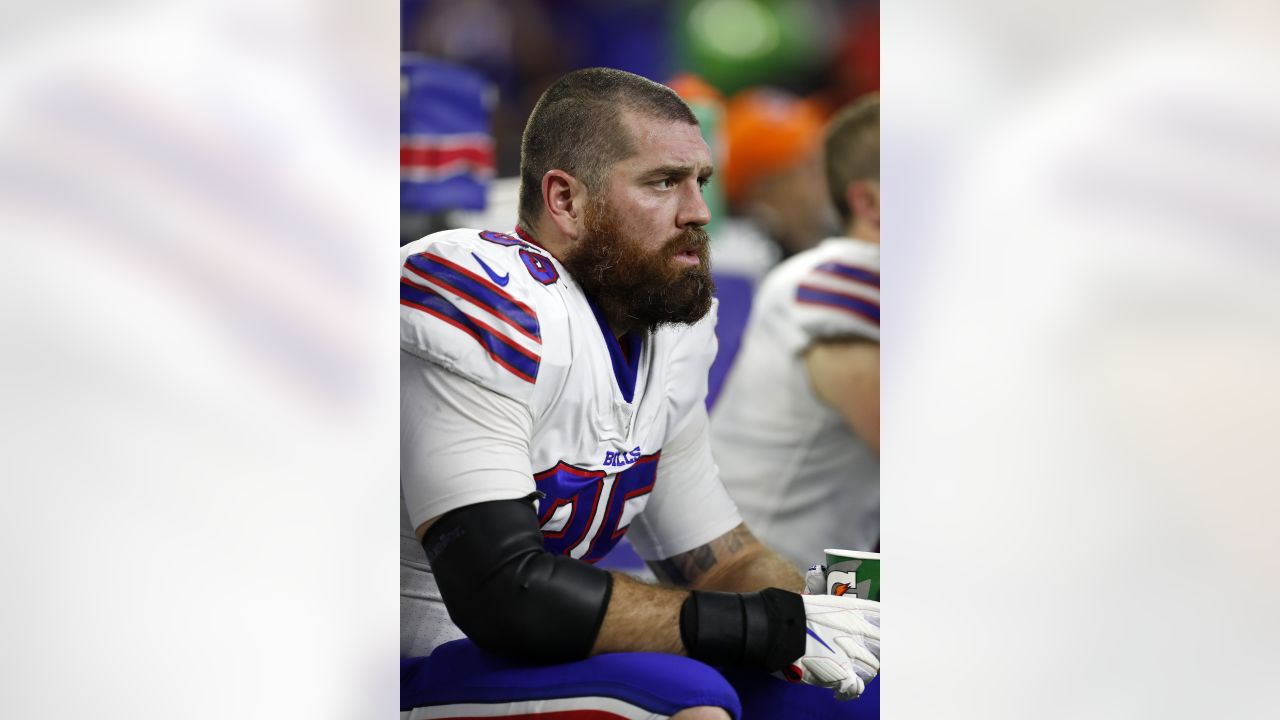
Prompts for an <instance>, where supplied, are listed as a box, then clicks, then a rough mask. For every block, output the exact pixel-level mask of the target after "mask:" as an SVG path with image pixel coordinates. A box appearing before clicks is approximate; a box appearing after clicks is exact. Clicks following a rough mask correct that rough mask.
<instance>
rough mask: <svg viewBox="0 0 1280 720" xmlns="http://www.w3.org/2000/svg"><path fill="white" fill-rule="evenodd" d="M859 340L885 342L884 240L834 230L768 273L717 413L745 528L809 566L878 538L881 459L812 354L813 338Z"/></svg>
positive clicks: (716, 428)
mask: <svg viewBox="0 0 1280 720" xmlns="http://www.w3.org/2000/svg"><path fill="white" fill-rule="evenodd" d="M849 337H855V338H865V339H868V340H873V341H875V342H877V343H878V342H880V247H879V245H876V244H874V243H870V242H866V241H862V240H851V239H848V238H832V239H829V240H826V241H824V242H822V243H821V244H819V245H818V246H817V247H815V248H813V249H811V250H808V251H806V252H803V253H800V254H799V255H796V256H795V257H793V258H791V259H789V260H787V261H786V262H784V263H782V264H781V265H779V266H778V267H777V268H775V269H774V270H773V271H772V272H771V273H769V275H768V277H766V278H765V280H764V282H763V283H762V284H761V287H760V290H759V291H758V292H757V293H756V299H755V304H754V305H753V307H752V309H751V319H750V321H749V322H748V323H747V330H746V333H745V335H744V337H743V343H742V349H741V351H740V352H739V354H738V357H737V359H736V360H735V361H734V366H733V370H732V372H731V373H730V374H729V378H728V380H727V382H726V384H725V388H724V391H723V393H722V394H721V396H720V399H719V401H718V403H717V404H716V408H715V413H714V415H713V417H712V422H711V436H712V447H713V449H714V452H715V458H716V462H717V464H718V465H719V466H720V474H721V477H722V478H723V479H724V483H725V486H726V487H728V489H729V493H730V495H732V496H733V499H734V500H735V501H736V502H737V504H738V507H739V509H740V510H741V512H742V517H743V519H744V520H745V521H746V523H747V527H749V528H750V529H751V530H752V531H753V532H754V533H755V534H756V536H757V537H758V538H760V540H761V541H763V542H764V543H765V544H766V545H768V546H769V547H771V548H773V549H775V550H777V551H778V552H780V553H781V554H782V555H784V556H785V557H787V558H789V559H790V560H791V561H792V562H794V563H796V565H798V566H801V567H804V566H807V565H811V564H813V563H818V562H821V561H822V550H823V548H829V547H839V548H845V549H850V550H871V549H873V548H874V547H875V546H876V545H877V543H878V539H879V535H880V461H879V458H878V457H877V455H876V453H875V452H873V451H872V450H871V448H869V447H867V446H866V444H865V443H863V442H862V440H861V439H859V438H858V436H857V435H855V434H854V433H853V431H852V430H851V429H850V428H849V427H848V426H847V425H846V424H845V422H844V419H843V418H842V417H841V415H840V414H839V413H838V412H837V411H836V410H835V409H834V408H832V407H831V406H830V405H827V404H826V403H824V402H823V401H822V400H820V399H819V398H818V396H817V395H816V394H815V393H814V390H813V387H812V385H811V384H810V382H809V375H808V371H807V369H806V368H805V363H804V352H805V350H806V349H808V348H809V347H810V345H812V344H813V343H815V342H819V341H822V340H827V339H836V338H849Z"/></svg>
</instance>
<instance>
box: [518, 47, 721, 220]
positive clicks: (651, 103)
mask: <svg viewBox="0 0 1280 720" xmlns="http://www.w3.org/2000/svg"><path fill="white" fill-rule="evenodd" d="M624 110H630V111H632V112H637V113H642V114H644V115H647V116H650V117H655V118H658V119H662V120H670V121H672V122H682V123H686V124H689V125H695V126H696V125H697V124H698V119H697V118H695V117H694V115H693V111H692V110H690V109H689V106H688V105H685V103H684V101H683V100H681V99H680V96H679V95H676V93H675V91H673V90H672V89H671V88H669V87H667V86H665V85H659V84H658V83H656V82H653V81H652V80H647V79H645V78H642V77H640V76H639V75H633V74H631V73H629V72H624V71H622V70H614V69H611V68H587V69H585V70H577V71H574V72H571V73H569V74H568V75H565V76H564V77H562V78H560V79H559V80H557V81H556V82H555V83H554V84H552V85H551V87H549V88H547V91H546V92H544V93H543V94H542V97H541V98H539V99H538V104H537V105H535V106H534V107H533V113H532V114H530V115H529V122H528V124H527V125H525V128H524V140H523V142H522V143H521V145H520V208H519V213H520V224H521V225H523V226H525V227H529V226H530V225H531V224H532V223H533V222H535V221H537V220H538V218H539V217H541V216H542V176H544V175H546V174H547V171H549V170H563V171H565V172H567V173H569V174H570V175H572V176H574V177H575V178H577V179H579V180H581V181H582V182H583V183H585V184H586V186H587V188H588V190H590V191H591V192H592V193H595V192H598V191H599V190H600V189H601V188H602V185H603V182H604V179H605V177H606V176H607V175H608V171H609V168H611V167H613V164H614V163H616V162H618V161H619V160H623V159H626V158H628V157H630V156H631V155H633V154H634V153H635V152H636V150H637V148H636V147H635V142H634V139H633V138H632V137H631V133H630V132H629V131H628V130H627V129H626V127H625V126H624V125H623V123H622V112H623V111H624Z"/></svg>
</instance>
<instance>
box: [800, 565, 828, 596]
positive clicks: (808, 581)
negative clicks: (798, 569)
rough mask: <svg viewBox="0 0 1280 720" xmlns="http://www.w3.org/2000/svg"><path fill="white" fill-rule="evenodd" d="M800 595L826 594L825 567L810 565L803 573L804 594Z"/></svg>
mask: <svg viewBox="0 0 1280 720" xmlns="http://www.w3.org/2000/svg"><path fill="white" fill-rule="evenodd" d="M800 594H801V595H826V594H827V566H826V565H810V566H809V569H808V570H806V571H805V573H804V592H802V593H800Z"/></svg>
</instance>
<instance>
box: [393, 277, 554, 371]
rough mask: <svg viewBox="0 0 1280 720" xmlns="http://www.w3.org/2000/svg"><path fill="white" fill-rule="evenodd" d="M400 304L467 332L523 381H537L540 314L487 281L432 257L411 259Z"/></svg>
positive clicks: (490, 355) (540, 336) (539, 360)
mask: <svg viewBox="0 0 1280 720" xmlns="http://www.w3.org/2000/svg"><path fill="white" fill-rule="evenodd" d="M400 304H401V305H402V306H404V307H408V308H411V309H413V310H416V311H419V312H422V313H425V314H427V315H429V316H431V317H432V318H434V319H436V320H439V321H441V322H443V323H445V324H447V325H450V326H452V327H454V328H456V329H458V330H461V331H462V332H464V333H466V334H467V335H469V336H470V337H471V338H472V339H473V340H475V341H476V342H477V343H479V344H480V346H481V347H483V348H484V350H485V352H486V353H487V354H488V356H489V357H490V358H491V359H492V360H493V361H494V362H496V363H497V364H498V365H500V366H501V367H502V368H503V369H505V370H506V371H507V372H510V373H511V374H512V375H515V376H516V377H518V378H520V379H521V380H524V381H525V382H530V383H532V382H534V381H535V380H536V379H537V377H538V366H539V364H540V362H541V359H542V330H541V327H540V326H539V324H538V316H537V313H535V312H534V311H533V309H532V308H530V307H529V306H528V305H526V304H524V303H522V302H520V301H519V300H517V299H515V298H514V297H512V296H511V295H510V294H508V293H507V292H505V291H503V290H502V289H500V288H499V287H498V286H497V285H495V284H494V283H492V282H490V281H489V280H488V279H486V278H484V277H481V276H480V275H478V274H476V273H474V272H472V271H470V270H468V269H466V268H464V267H462V266H461V265H458V264H457V263H455V262H453V261H451V260H449V259H447V258H444V257H441V256H439V255H435V254H432V253H430V252H424V253H419V254H417V255H411V256H410V257H409V259H408V260H407V261H405V264H404V266H403V268H402V269H401V277H400Z"/></svg>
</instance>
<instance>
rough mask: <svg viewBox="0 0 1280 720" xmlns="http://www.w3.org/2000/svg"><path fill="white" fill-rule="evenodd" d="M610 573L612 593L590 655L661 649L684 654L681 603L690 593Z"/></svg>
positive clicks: (656, 650) (657, 650)
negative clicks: (681, 636)
mask: <svg viewBox="0 0 1280 720" xmlns="http://www.w3.org/2000/svg"><path fill="white" fill-rule="evenodd" d="M611 574H612V575H613V592H612V594H611V596H610V598H609V607H608V608H606V609H605V613H604V622H603V623H602V624H601V626H600V634H599V635H597V636H596V643H595V645H594V646H593V647H592V648H591V654H592V655H599V654H600V653H607V652H660V653H673V654H677V655H683V654H684V653H685V650H684V643H683V642H682V641H681V640H680V606H681V605H682V604H683V603H684V601H685V598H687V597H689V592H688V591H687V590H679V589H677V588H672V587H663V586H660V585H647V584H645V583H642V582H639V581H637V580H634V579H632V578H630V577H628V576H626V575H623V574H621V573H611Z"/></svg>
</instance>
